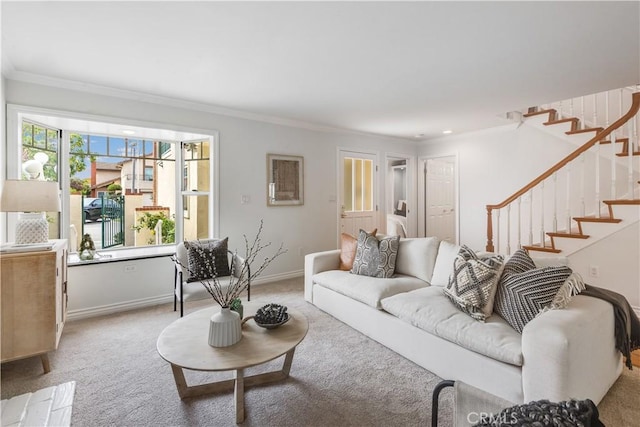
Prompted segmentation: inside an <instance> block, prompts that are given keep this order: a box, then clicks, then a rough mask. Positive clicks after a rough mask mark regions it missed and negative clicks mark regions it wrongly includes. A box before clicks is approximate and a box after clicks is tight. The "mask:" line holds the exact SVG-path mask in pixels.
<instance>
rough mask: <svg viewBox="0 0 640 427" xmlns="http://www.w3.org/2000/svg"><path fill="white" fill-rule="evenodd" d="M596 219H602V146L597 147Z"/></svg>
mask: <svg viewBox="0 0 640 427" xmlns="http://www.w3.org/2000/svg"><path fill="white" fill-rule="evenodd" d="M609 136H611V135H609ZM582 216H584V213H583V214H582ZM596 218H600V144H597V145H596Z"/></svg>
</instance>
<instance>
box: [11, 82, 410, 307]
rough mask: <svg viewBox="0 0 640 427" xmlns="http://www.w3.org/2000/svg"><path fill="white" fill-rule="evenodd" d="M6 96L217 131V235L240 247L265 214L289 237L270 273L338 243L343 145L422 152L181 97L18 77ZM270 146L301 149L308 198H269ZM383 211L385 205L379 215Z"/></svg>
mask: <svg viewBox="0 0 640 427" xmlns="http://www.w3.org/2000/svg"><path fill="white" fill-rule="evenodd" d="M141 98H142V97H141ZM6 102H7V103H11V104H18V105H26V106H34V107H41V108H49V109H56V110H63V111H72V112H80V113H84V114H95V115H100V116H109V117H116V118H125V119H130V120H137V121H142V122H150V123H154V124H164V126H166V128H168V129H172V128H173V129H177V130H185V129H186V130H189V129H198V130H202V131H207V130H210V131H212V132H213V131H219V134H220V235H221V236H229V245H230V248H231V249H235V248H238V249H239V250H241V251H242V250H243V246H244V241H243V238H242V236H243V234H247V236H248V237H249V238H252V237H253V236H254V235H255V233H256V231H257V228H258V225H259V221H260V219H261V218H262V219H264V222H265V226H264V233H263V241H265V242H269V241H270V242H272V243H273V245H279V244H280V242H284V245H285V247H287V248H288V249H289V252H288V253H287V254H285V255H284V256H282V257H281V258H279V259H278V260H277V261H276V262H274V263H273V264H272V265H271V266H270V267H269V269H268V270H267V271H266V272H265V275H267V276H270V277H273V278H277V277H280V276H284V277H286V276H287V275H291V274H302V270H303V263H304V255H305V254H307V253H311V252H316V251H322V250H327V249H333V248H335V247H336V244H337V241H338V239H337V236H338V211H337V206H336V202H335V199H336V192H337V188H336V187H337V183H336V179H337V178H336V160H337V149H338V147H344V148H350V149H366V150H373V151H377V152H378V153H379V159H380V161H382V159H384V155H385V153H387V152H393V153H400V154H406V155H408V156H411V157H415V155H416V153H417V146H416V144H415V143H414V142H410V141H405V140H400V139H394V138H385V137H378V136H368V135H360V134H355V133H347V132H344V133H343V132H328V131H320V130H311V129H303V128H295V127H289V126H284V125H278V124H272V123H266V122H260V121H253V120H247V119H243V118H236V117H230V116H223V115H219V114H213V113H210V112H204V111H198V110H195V109H186V108H178V107H176V106H173V105H179V104H178V103H175V104H169V103H165V104H160V103H151V102H143V101H139V100H133V99H125V98H118V97H115V96H104V95H99V94H96V93H93V92H80V91H76V90H70V89H63V88H57V87H52V86H44V85H38V84H33V83H26V82H18V81H13V80H7V82H6ZM180 105H181V104H180ZM3 125H4V123H3ZM267 153H279V154H293V155H301V156H304V169H305V170H304V172H305V176H304V183H305V184H304V185H305V200H304V205H303V206H294V207H270V208H268V207H267V206H266V154H267ZM380 175H381V176H380V177H379V182H381V183H384V182H385V176H384V175H385V168H384V167H381V168H380ZM241 195H247V196H249V198H250V201H249V203H248V204H244V205H243V204H241V203H240V200H241ZM383 198H384V186H382V185H381V186H380V200H384V199H383ZM330 200H333V201H330ZM380 206H381V207H382V206H383V204H382V203H381V204H380ZM384 217H385V212H384V210H383V211H382V212H380V218H384ZM380 227H382V223H380V224H379V228H380ZM167 283H170V281H167ZM170 292H171V291H170V290H168V293H169V294H170ZM70 298H71V296H70Z"/></svg>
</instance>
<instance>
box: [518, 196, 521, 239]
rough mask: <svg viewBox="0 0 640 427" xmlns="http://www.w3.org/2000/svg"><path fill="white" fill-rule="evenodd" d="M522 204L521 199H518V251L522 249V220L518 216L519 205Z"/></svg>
mask: <svg viewBox="0 0 640 427" xmlns="http://www.w3.org/2000/svg"><path fill="white" fill-rule="evenodd" d="M521 204H522V197H518V249H520V248H522V228H521V225H522V220H521V218H522V217H521V216H520V212H521V211H520V205H521Z"/></svg>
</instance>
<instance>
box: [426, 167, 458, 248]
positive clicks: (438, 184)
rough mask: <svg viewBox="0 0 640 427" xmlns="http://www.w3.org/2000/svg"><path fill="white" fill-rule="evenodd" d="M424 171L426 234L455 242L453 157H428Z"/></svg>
mask: <svg viewBox="0 0 640 427" xmlns="http://www.w3.org/2000/svg"><path fill="white" fill-rule="evenodd" d="M424 172H425V212H426V215H425V230H426V235H427V236H436V237H438V238H439V239H440V240H446V241H448V242H451V243H456V217H457V215H456V209H455V207H456V206H455V205H456V187H455V157H442V158H437V159H428V160H427V161H426V168H425V171H424Z"/></svg>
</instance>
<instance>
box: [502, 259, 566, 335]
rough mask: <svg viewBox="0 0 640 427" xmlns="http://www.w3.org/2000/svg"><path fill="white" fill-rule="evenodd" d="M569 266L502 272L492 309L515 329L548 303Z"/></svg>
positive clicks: (520, 328)
mask: <svg viewBox="0 0 640 427" xmlns="http://www.w3.org/2000/svg"><path fill="white" fill-rule="evenodd" d="M570 275H571V269H570V268H569V267H544V268H535V269H532V270H528V271H524V272H521V273H513V274H508V273H507V274H503V275H502V278H501V279H500V284H499V285H498V291H497V293H496V300H495V311H496V313H498V314H499V315H500V316H502V318H503V319H505V320H506V321H507V322H508V323H509V324H510V325H511V326H512V327H513V329H515V330H516V331H518V332H520V333H522V330H523V329H524V326H525V325H526V324H527V323H529V322H530V321H531V320H532V319H533V318H534V317H536V316H537V315H538V313H540V312H541V311H542V310H543V309H544V308H545V307H546V306H548V305H550V304H551V302H552V301H553V299H554V297H555V296H556V294H557V293H558V290H559V289H560V287H561V286H562V285H563V284H564V282H565V280H567V278H568V277H569V276H570Z"/></svg>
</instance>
